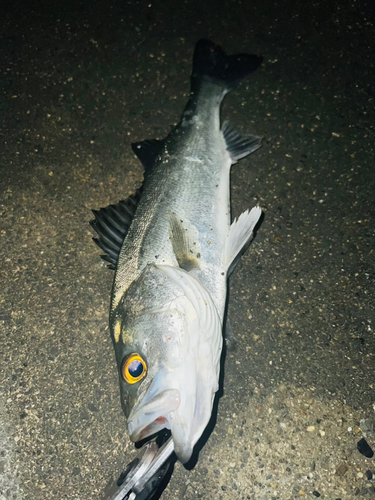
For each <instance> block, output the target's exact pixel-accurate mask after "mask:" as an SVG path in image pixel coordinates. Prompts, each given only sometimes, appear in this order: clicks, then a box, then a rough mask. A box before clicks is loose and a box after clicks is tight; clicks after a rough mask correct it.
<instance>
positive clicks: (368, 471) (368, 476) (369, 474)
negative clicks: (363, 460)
mask: <svg viewBox="0 0 375 500" xmlns="http://www.w3.org/2000/svg"><path fill="white" fill-rule="evenodd" d="M366 477H367V479H368V480H369V481H370V480H371V479H372V472H371V471H370V470H367V471H366Z"/></svg>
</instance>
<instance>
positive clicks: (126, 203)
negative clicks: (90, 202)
mask: <svg viewBox="0 0 375 500" xmlns="http://www.w3.org/2000/svg"><path fill="white" fill-rule="evenodd" d="M139 199H140V189H138V190H137V191H136V192H135V194H134V195H132V196H129V198H127V199H126V200H122V201H119V202H118V203H117V205H109V206H108V207H106V208H101V209H100V210H93V211H92V213H93V214H94V216H95V219H94V220H91V221H90V225H91V227H92V228H93V229H94V231H96V232H97V233H98V235H99V238H93V240H94V241H95V243H96V244H97V245H98V247H99V248H101V249H102V250H103V251H104V252H105V253H106V255H101V258H102V259H104V260H105V261H107V262H109V266H108V268H109V269H116V265H117V261H118V256H119V254H120V250H121V246H122V243H123V241H124V239H125V236H126V235H127V234H128V231H129V227H130V224H131V223H132V220H133V217H134V214H135V211H136V209H137V205H138V202H139Z"/></svg>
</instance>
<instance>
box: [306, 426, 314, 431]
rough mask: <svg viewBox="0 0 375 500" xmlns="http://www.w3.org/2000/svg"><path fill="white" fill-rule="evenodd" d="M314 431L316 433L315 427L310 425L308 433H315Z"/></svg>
mask: <svg viewBox="0 0 375 500" xmlns="http://www.w3.org/2000/svg"><path fill="white" fill-rule="evenodd" d="M314 431H315V427H314V426H313V425H309V426H308V428H307V432H314Z"/></svg>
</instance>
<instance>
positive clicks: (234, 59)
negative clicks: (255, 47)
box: [191, 39, 263, 92]
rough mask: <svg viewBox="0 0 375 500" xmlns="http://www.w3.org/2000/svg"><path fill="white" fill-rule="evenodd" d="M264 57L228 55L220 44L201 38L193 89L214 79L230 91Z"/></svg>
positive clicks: (197, 47) (194, 59) (195, 62)
mask: <svg viewBox="0 0 375 500" xmlns="http://www.w3.org/2000/svg"><path fill="white" fill-rule="evenodd" d="M262 60H263V58H262V57H258V56H255V55H252V54H236V55H231V56H227V55H226V54H225V52H224V51H223V49H222V48H221V47H219V45H215V44H214V43H213V42H210V41H209V40H204V39H202V40H199V41H198V42H197V44H196V46H195V51H194V58H193V73H192V76H191V90H192V92H196V91H197V90H198V89H199V88H200V86H201V83H202V81H204V80H207V79H209V80H212V81H214V82H215V83H216V84H220V85H221V86H222V87H223V88H224V90H225V91H226V92H230V91H231V90H233V89H234V88H236V87H237V85H238V84H239V83H240V82H241V81H242V80H243V79H245V78H246V77H248V76H249V75H250V74H251V73H253V72H254V71H255V70H256V69H257V68H258V67H259V66H260V65H261V64H262Z"/></svg>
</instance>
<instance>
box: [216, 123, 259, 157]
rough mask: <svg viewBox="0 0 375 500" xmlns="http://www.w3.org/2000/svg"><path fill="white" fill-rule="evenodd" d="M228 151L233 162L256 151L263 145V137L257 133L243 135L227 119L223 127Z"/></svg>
mask: <svg viewBox="0 0 375 500" xmlns="http://www.w3.org/2000/svg"><path fill="white" fill-rule="evenodd" d="M221 131H222V133H223V136H224V139H225V142H226V145H227V150H228V153H229V154H230V157H231V159H232V162H233V163H236V162H237V161H238V160H241V158H245V156H247V155H249V154H251V153H254V151H256V150H257V149H259V148H260V147H261V145H262V144H261V142H262V138H261V137H258V136H256V135H249V136H246V135H242V134H241V133H240V132H238V130H236V129H235V128H234V127H233V126H232V125H231V124H230V123H229V122H228V121H225V122H224V123H223V125H222V127H221Z"/></svg>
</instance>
